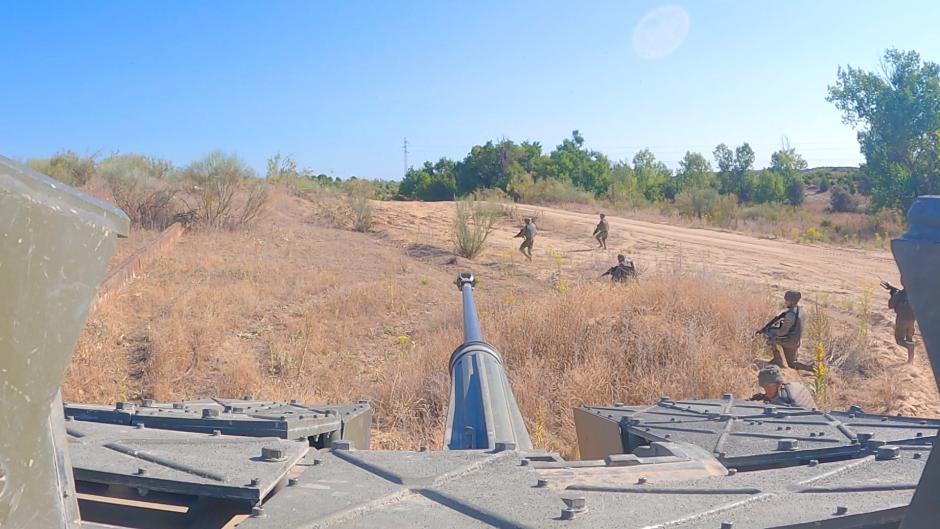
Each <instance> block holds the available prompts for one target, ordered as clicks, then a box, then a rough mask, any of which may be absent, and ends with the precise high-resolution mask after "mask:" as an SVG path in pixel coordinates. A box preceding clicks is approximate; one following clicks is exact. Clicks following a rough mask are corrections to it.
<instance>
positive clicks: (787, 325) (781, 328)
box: [758, 290, 813, 371]
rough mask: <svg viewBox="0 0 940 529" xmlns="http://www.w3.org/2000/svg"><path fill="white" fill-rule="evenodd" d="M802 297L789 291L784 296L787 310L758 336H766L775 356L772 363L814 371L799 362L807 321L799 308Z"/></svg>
mask: <svg viewBox="0 0 940 529" xmlns="http://www.w3.org/2000/svg"><path fill="white" fill-rule="evenodd" d="M800 297H801V296H800V293H799V292H796V291H793V290H788V291H787V293H786V294H784V295H783V301H784V304H785V305H786V310H785V311H783V312H781V313H780V314H779V315H778V316H777V317H776V318H774V319H772V320H770V322H768V323H767V325H764V327H763V328H762V329H761V330H760V331H758V334H762V335H764V338H766V339H767V345H768V346H770V350H771V352H772V353H773V355H774V358H773V360H771V362H772V363H774V364H777V365H778V366H780V367H789V368H791V369H803V370H806V371H812V370H813V368H812V366H809V365H807V364H803V363H800V362H799V361H798V360H797V353H798V352H799V350H800V343H801V341H802V339H803V327H804V323H805V321H806V317H805V315H804V314H803V309H802V308H801V307H800V306H799V303H800ZM781 352H782V354H781Z"/></svg>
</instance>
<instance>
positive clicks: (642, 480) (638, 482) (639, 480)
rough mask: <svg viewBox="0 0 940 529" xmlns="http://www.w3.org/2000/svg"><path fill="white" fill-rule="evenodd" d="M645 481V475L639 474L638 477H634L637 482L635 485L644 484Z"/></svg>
mask: <svg viewBox="0 0 940 529" xmlns="http://www.w3.org/2000/svg"><path fill="white" fill-rule="evenodd" d="M645 483H646V477H645V476H640V477H638V478H636V484H637V485H644V484H645Z"/></svg>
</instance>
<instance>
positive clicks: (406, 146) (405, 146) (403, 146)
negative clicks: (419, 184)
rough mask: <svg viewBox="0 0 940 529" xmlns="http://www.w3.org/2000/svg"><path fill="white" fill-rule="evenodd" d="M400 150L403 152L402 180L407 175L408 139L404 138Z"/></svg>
mask: <svg viewBox="0 0 940 529" xmlns="http://www.w3.org/2000/svg"><path fill="white" fill-rule="evenodd" d="M402 150H403V151H404V152H405V170H404V172H402V174H401V176H402V178H404V177H405V176H407V175H408V137H407V136H406V137H405V143H404V145H402Z"/></svg>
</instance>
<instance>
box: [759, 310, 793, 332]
mask: <svg viewBox="0 0 940 529" xmlns="http://www.w3.org/2000/svg"><path fill="white" fill-rule="evenodd" d="M787 312H788V311H786V310H785V311H783V312H781V313H780V314H777V315H776V316H774V319H772V320H770V321H768V322H767V325H764V326H763V327H761V328H760V330H759V331H757V332H755V333H754V334H767V331H769V330H770V329H773V328H774V326H775V325H777V324H778V323H780V322H781V321H783V319H784V318H785V317H786V316H787Z"/></svg>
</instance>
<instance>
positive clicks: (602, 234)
mask: <svg viewBox="0 0 940 529" xmlns="http://www.w3.org/2000/svg"><path fill="white" fill-rule="evenodd" d="M609 231H610V226H609V225H608V224H607V218H606V215H604V214H603V213H601V221H600V222H598V223H597V227H596V228H594V238H595V239H597V242H598V244H599V246H598V248H603V249H605V250H606V249H607V233H608V232H609Z"/></svg>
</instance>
